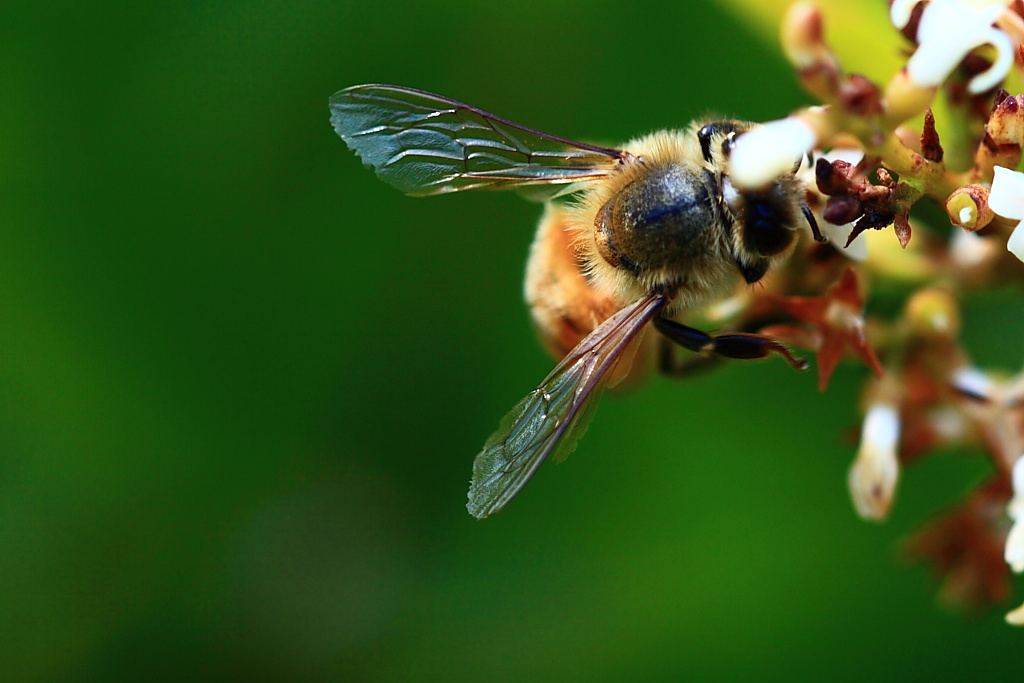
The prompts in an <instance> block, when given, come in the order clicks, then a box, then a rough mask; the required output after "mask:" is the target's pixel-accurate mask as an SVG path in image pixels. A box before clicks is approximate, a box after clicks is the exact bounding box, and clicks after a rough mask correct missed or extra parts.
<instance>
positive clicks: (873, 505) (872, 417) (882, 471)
mask: <svg viewBox="0 0 1024 683" xmlns="http://www.w3.org/2000/svg"><path fill="white" fill-rule="evenodd" d="M899 437H900V419H899V414H898V413H897V412H896V409H895V408H893V407H892V406H890V405H886V404H876V405H874V406H872V407H871V408H870V409H869V410H868V414H867V415H866V416H865V418H864V427H863V430H862V431H861V443H860V450H859V451H858V452H857V459H856V460H854V461H853V465H852V466H851V467H850V472H849V475H848V478H847V483H848V485H849V487H850V497H851V498H852V499H853V504H854V506H855V507H856V509H857V513H858V514H859V515H860V516H861V517H863V518H864V519H874V520H880V519H884V518H885V517H886V516H887V515H888V514H889V509H890V508H891V507H892V500H893V497H894V496H895V493H896V483H897V481H898V480H899V474H900V465H899V460H898V459H897V457H896V445H897V444H898V442H899Z"/></svg>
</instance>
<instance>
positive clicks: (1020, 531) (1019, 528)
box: [1006, 521, 1024, 574]
mask: <svg viewBox="0 0 1024 683" xmlns="http://www.w3.org/2000/svg"><path fill="white" fill-rule="evenodd" d="M1006 564H1008V565H1010V569H1012V570H1013V571H1015V572H1017V573H1018V574H1020V573H1021V572H1024V521H1018V522H1014V524H1013V527H1011V528H1010V535H1009V536H1007V537H1006Z"/></svg>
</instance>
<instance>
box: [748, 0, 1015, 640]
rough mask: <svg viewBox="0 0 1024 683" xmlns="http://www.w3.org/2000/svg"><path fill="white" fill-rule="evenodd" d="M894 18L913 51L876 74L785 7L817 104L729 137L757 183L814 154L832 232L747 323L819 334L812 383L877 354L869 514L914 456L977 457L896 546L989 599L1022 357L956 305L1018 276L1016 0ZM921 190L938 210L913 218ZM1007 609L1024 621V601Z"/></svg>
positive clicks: (868, 454)
mask: <svg viewBox="0 0 1024 683" xmlns="http://www.w3.org/2000/svg"><path fill="white" fill-rule="evenodd" d="M890 18H891V21H892V23H893V26H894V30H898V31H900V32H901V33H902V34H903V36H905V37H906V39H907V40H909V41H910V42H911V43H912V45H911V46H910V47H911V48H912V49H908V50H907V52H908V54H910V57H909V59H908V60H907V63H906V66H905V68H903V69H901V70H900V71H899V72H898V73H896V74H895V75H893V76H892V77H891V79H890V80H889V82H888V83H885V84H877V83H874V82H872V81H871V80H869V79H868V78H866V77H864V76H860V75H857V74H848V73H846V72H844V71H843V69H842V66H841V64H840V61H839V59H838V58H837V56H836V55H835V54H834V53H833V51H832V50H831V49H830V47H829V46H828V44H827V42H826V41H825V39H824V29H823V26H824V18H823V17H822V15H821V12H820V10H819V9H818V8H817V7H816V6H814V5H813V4H811V3H810V2H798V3H797V4H796V5H794V6H793V7H791V8H790V10H789V11H788V13H787V15H786V17H785V20H784V23H783V27H782V41H783V47H784V49H785V51H786V54H787V56H788V58H789V60H790V61H791V63H792V64H793V65H794V67H795V68H796V69H797V71H798V74H799V77H800V80H801V83H802V84H803V86H804V87H805V89H806V90H807V91H809V92H810V93H811V94H812V95H813V96H814V97H816V98H817V99H818V100H819V101H820V104H819V105H817V106H813V107H806V108H803V109H801V110H799V111H797V112H795V113H793V114H792V115H791V116H789V117H787V118H785V119H782V120H779V121H774V122H770V123H768V124H765V125H764V126H763V127H762V128H760V129H758V130H757V131H754V132H751V133H748V134H746V135H744V136H742V137H740V138H739V139H738V140H737V142H736V145H735V147H734V149H733V153H732V156H731V160H730V174H731V177H732V180H733V182H734V183H736V184H737V185H739V186H742V187H746V188H750V189H756V188H758V187H761V186H763V185H765V184H766V183H767V182H768V181H770V180H771V179H772V178H774V177H776V176H777V175H778V174H779V173H782V172H784V171H785V169H788V168H791V167H792V164H793V159H795V158H800V157H807V158H808V159H812V160H813V163H811V164H809V165H807V166H806V167H805V168H803V169H802V170H801V171H800V172H801V173H802V174H803V175H804V178H805V180H806V182H807V186H808V191H807V197H806V202H807V205H808V207H809V208H810V210H812V211H813V212H814V213H815V215H816V216H817V220H818V222H819V223H820V224H821V226H822V232H823V233H824V234H826V235H827V236H828V237H829V243H828V244H820V243H816V242H814V241H812V240H810V239H805V240H802V241H801V244H800V246H799V247H798V250H797V252H796V253H795V254H794V256H793V257H792V258H791V259H790V260H789V261H788V262H787V264H786V265H785V266H783V267H782V268H781V269H780V270H779V272H777V273H776V275H775V277H774V278H773V279H772V280H771V282H770V284H768V285H767V286H766V287H765V289H764V290H763V291H762V292H760V293H758V294H757V295H756V301H754V302H753V303H752V304H750V305H748V306H747V310H746V311H745V312H744V313H741V314H740V315H739V316H738V317H739V321H738V322H739V324H741V325H746V326H747V327H748V328H749V329H751V330H755V331H759V332H761V333H764V334H767V335H770V336H772V337H773V338H776V339H779V340H780V341H783V342H786V343H789V344H793V345H796V346H801V347H805V348H809V349H811V350H813V351H815V352H816V354H817V361H818V363H817V365H818V380H819V386H820V388H822V389H824V388H825V387H826V385H827V384H828V381H829V377H830V375H831V373H832V371H833V369H834V368H835V366H836V363H837V362H838V361H839V359H840V357H841V356H843V355H844V354H850V355H854V356H856V357H858V358H859V359H860V360H861V361H862V362H863V363H864V364H865V365H866V366H867V368H868V369H869V370H870V371H871V372H870V374H869V376H868V380H867V382H866V385H865V389H864V399H863V410H864V420H863V427H862V431H861V443H860V448H859V450H858V453H857V455H856V458H855V460H854V462H853V464H852V466H851V468H850V471H849V480H848V481H849V489H850V494H851V497H852V499H853V503H854V507H855V509H856V511H857V512H858V513H859V514H860V515H861V516H862V517H863V518H865V519H870V520H883V519H885V518H886V517H887V515H888V514H889V512H890V510H891V508H892V506H893V503H894V500H895V497H896V490H897V484H898V483H899V481H900V480H901V477H903V478H905V475H906V470H907V468H908V467H909V466H910V465H912V464H913V463H914V462H915V461H917V460H918V459H920V458H922V457H925V456H927V455H929V454H930V453H933V452H935V451H936V450H938V449H941V448H948V447H951V446H956V447H964V448H969V449H976V450H977V451H979V452H983V453H985V454H986V455H987V456H988V458H989V461H990V462H991V474H990V476H989V478H988V480H987V481H985V482H984V483H983V484H982V485H981V486H979V487H978V488H977V489H976V490H975V491H973V492H972V493H971V494H970V495H969V496H967V497H966V499H965V500H964V501H963V502H962V503H961V504H960V505H959V506H957V507H956V509H953V510H951V511H949V512H948V513H946V514H945V515H943V516H941V517H940V518H938V519H936V520H935V521H933V522H932V523H930V524H929V525H928V526H927V527H926V528H924V529H923V530H922V531H920V532H919V533H918V534H917V535H916V536H914V537H913V538H912V539H910V540H909V541H908V543H907V550H908V552H909V553H910V554H911V555H912V556H914V557H916V558H918V559H920V560H921V561H922V562H926V563H928V564H929V565H930V566H931V567H932V568H933V569H934V570H935V572H936V574H937V575H938V577H939V579H940V587H941V588H940V592H941V595H942V596H943V597H944V598H945V599H946V600H949V601H951V602H953V603H957V604H965V605H968V606H984V605H986V604H995V603H999V602H1002V601H1005V600H1008V599H1009V598H1010V595H1011V593H1012V588H1011V578H1012V572H1017V573H1020V572H1022V571H1024V457H1022V454H1024V373H1021V374H1018V375H1016V376H1013V375H1012V373H1011V372H999V371H992V370H983V369H981V368H979V367H977V366H976V365H975V364H974V361H972V359H971V356H970V354H969V353H968V351H967V350H966V349H965V348H964V346H963V344H962V342H961V338H960V332H961V317H960V307H961V305H962V303H963V302H964V301H965V300H967V299H968V298H969V297H970V296H971V294H972V293H974V292H977V291H979V290H981V289H984V288H995V287H1000V288H1005V287H1006V286H1011V287H1017V288H1018V291H1019V288H1020V287H1021V286H1022V285H1024V227H1020V226H1021V224H1022V222H1024V173H1021V172H1020V171H1018V170H1017V167H1018V166H1019V165H1020V162H1021V157H1022V147H1024V94H1016V95H1014V94H1011V93H1009V92H1007V91H1006V90H1004V89H1003V86H1004V85H1005V84H1006V83H1007V82H1008V77H1010V78H1013V77H1019V75H1018V74H1016V73H1013V69H1014V68H1015V66H1016V68H1017V69H1020V68H1021V67H1022V63H1024V2H1021V1H1020V0H1015V1H1014V2H1008V1H1006V0H988V1H986V0H925V1H924V2H920V1H918V0H894V1H892V2H891V3H890ZM940 105H941V106H940ZM933 107H935V109H936V110H937V111H941V112H942V114H941V115H940V116H937V115H936V114H935V113H933ZM940 132H941V134H940ZM927 203H932V204H934V205H935V206H937V207H938V209H939V211H935V210H932V214H930V215H931V219H930V220H922V218H920V216H919V214H921V213H922V212H920V211H917V209H918V208H919V207H921V206H924V204H927ZM925 215H928V214H925ZM943 215H944V216H945V217H948V222H949V225H948V226H945V225H939V224H937V222H938V221H937V220H936V218H935V216H943ZM941 222H942V223H945V220H942V221H941ZM890 229H891V230H892V232H893V233H894V234H893V235H892V236H890V235H887V234H886V233H887V232H888V231H889V230H890ZM865 233H868V234H865ZM868 247H870V248H868ZM870 288H884V289H885V291H886V292H889V293H892V292H894V291H895V292H899V293H900V296H901V297H902V299H901V302H900V303H899V305H898V306H897V307H896V308H897V312H895V313H892V314H887V315H877V316H876V315H870V316H868V315H866V314H865V306H866V304H867V303H868V301H869V300H868V298H867V295H868V291H869V289H870ZM808 292H812V293H813V292H820V293H821V294H819V295H817V296H807V295H806V294H807V293H808ZM797 294H799V296H797ZM766 320H772V324H771V325H768V326H763V323H764V321H766ZM780 320H781V322H780ZM1018 346H1020V344H1019V343H1018ZM1021 348H1022V351H1024V347H1021ZM1022 356H1024V353H1022ZM1021 360H1022V361H1024V357H1022V359H1021ZM1007 621H1008V622H1010V623H1012V624H1016V625H1024V606H1022V607H1020V608H1018V609H1016V610H1014V611H1012V612H1010V613H1009V614H1008V615H1007Z"/></svg>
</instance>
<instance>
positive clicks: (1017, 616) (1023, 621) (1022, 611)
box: [1006, 605, 1024, 626]
mask: <svg viewBox="0 0 1024 683" xmlns="http://www.w3.org/2000/svg"><path fill="white" fill-rule="evenodd" d="M1006 623H1008V624H1010V625H1011V626H1024V605H1021V606H1020V607H1018V608H1017V609H1015V610H1013V611H1012V612H1010V613H1009V614H1007V615H1006Z"/></svg>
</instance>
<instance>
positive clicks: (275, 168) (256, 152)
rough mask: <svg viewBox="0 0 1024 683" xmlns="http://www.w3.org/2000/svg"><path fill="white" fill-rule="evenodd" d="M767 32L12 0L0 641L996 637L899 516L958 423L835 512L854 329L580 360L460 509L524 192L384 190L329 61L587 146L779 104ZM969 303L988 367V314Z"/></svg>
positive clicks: (493, 664) (64, 677) (715, 671)
mask: <svg viewBox="0 0 1024 683" xmlns="http://www.w3.org/2000/svg"><path fill="white" fill-rule="evenodd" d="M733 4H735V3H733ZM884 4H885V3H881V2H880V3H865V10H864V12H865V14H864V17H865V21H867V20H869V19H870V20H874V21H883V20H884V14H885V8H884ZM773 34H774V28H772V29H770V30H768V31H765V30H764V29H757V28H756V27H754V26H748V25H747V23H745V22H744V21H742V16H740V15H738V14H737V13H736V12H735V10H733V9H727V8H726V7H725V6H722V5H718V4H716V3H714V2H710V1H707V0H705V1H703V2H689V3H680V2H661V3H651V4H636V5H626V4H623V3H620V2H611V1H609V0H598V1H595V2H589V3H552V2H540V1H537V0H523V1H521V2H517V3H514V4H512V3H470V2H413V1H408V0H406V1H401V2H394V3H387V4H386V5H385V4H380V5H378V4H373V3H357V2H352V1H346V0H331V1H330V2H308V3H292V2H284V1H281V0H252V1H250V2H231V3H208V2H181V3H159V4H158V3H136V2H96V3H67V2H65V3H60V2H58V3H33V4H29V3H18V2H15V3H5V4H4V6H3V7H2V8H0V55H2V56H0V66H2V68H0V73H2V78H0V83H2V87H3V91H2V92H3V95H2V97H0V131H2V132H0V239H2V243H0V259H2V264H0V680H4V681H121V680H124V681H128V680H133V681H134V680H147V681H153V680H166V681H184V680H190V681H193V680H211V681H225V680H247V681H260V680H266V681H277V680H281V681H284V680H287V681H323V680H337V681H376V680H429V679H434V680H447V681H463V680H465V681H468V680H475V681H479V680H496V681H499V680H525V679H527V678H529V679H530V680H567V679H576V680H595V681H598V680H607V681H613V680H674V679H682V678H685V679H694V680H708V679H720V680H780V679H785V680H823V679H827V680H863V679H864V677H872V678H876V677H877V678H881V679H887V680H936V679H937V678H942V677H944V676H952V677H954V678H965V677H967V676H968V675H970V676H971V677H972V679H974V680H984V679H986V678H989V677H991V676H995V675H997V674H998V675H1005V673H1006V671H1007V667H1008V666H1010V665H1011V663H1012V665H1013V666H1015V667H1018V668H1019V661H1020V660H1019V653H1020V639H1021V632H1020V631H1019V630H1013V629H1011V628H1009V627H1007V626H1004V625H1003V623H1002V614H1001V612H998V611H997V612H993V613H991V614H986V615H983V616H981V617H979V618H963V617H962V616H960V615H955V614H950V613H948V612H947V611H944V610H943V609H942V608H941V607H939V606H938V605H937V604H936V602H935V600H934V596H933V588H934V586H933V585H932V582H931V581H930V580H929V577H928V575H927V572H926V571H924V570H923V569H921V568H911V567H908V565H906V563H905V562H902V561H901V560H899V558H898V553H897V551H896V549H897V544H898V541H899V539H901V538H903V537H904V536H905V535H906V534H907V533H909V532H910V531H911V530H913V529H914V528H915V527H917V526H918V525H919V524H920V522H921V521H922V520H924V519H926V518H927V517H928V516H929V515H930V514H931V513H932V512H933V511H935V510H937V509H939V508H940V507H942V506H943V505H945V504H948V503H950V502H951V501H954V500H956V499H957V497H958V496H960V495H961V494H962V493H963V491H964V490H966V489H967V487H968V486H969V485H970V484H973V483H976V482H977V481H978V480H979V478H980V477H981V476H983V474H984V471H985V465H984V461H983V459H982V458H979V457H974V458H967V457H959V456H955V455H954V456H949V457H941V458H933V459H930V460H928V461H926V462H924V463H922V464H921V465H920V466H919V467H916V468H915V469H913V470H912V471H911V472H910V473H908V475H907V476H906V478H905V480H904V482H903V487H902V490H901V493H900V499H899V501H898V504H897V507H896V509H895V512H894V516H893V519H891V520H890V522H889V523H887V524H886V525H883V526H877V525H870V524H866V523H864V522H862V521H860V520H859V519H858V518H857V517H856V515H855V514H854V512H853V510H852V506H851V504H850V503H849V500H848V497H847V493H846V486H845V476H846V468H847V466H848V463H849V461H850V459H851V458H852V457H853V452H854V448H853V445H852V442H851V439H850V438H849V437H850V431H849V430H850V429H851V428H852V429H854V430H855V429H856V426H857V420H858V418H857V411H856V405H857V400H858V392H859V386H860V383H861V382H862V380H863V377H864V370H863V369H862V368H860V367H858V366H856V365H855V364H852V363H851V364H849V365H846V366H842V367H841V368H840V370H839V372H838V373H837V375H836V377H835V378H834V379H833V382H832V385H831V387H830V388H829V390H828V391H827V392H826V393H824V394H819V393H818V392H817V391H816V390H815V381H816V380H815V377H814V375H813V374H812V373H808V374H798V373H794V372H793V371H792V370H790V369H789V368H788V367H787V366H786V365H785V364H784V363H781V362H768V363H762V364H757V363H754V364H742V363H735V364H731V365H729V366H727V367H725V368H724V369H722V370H721V371H720V372H717V373H714V374H712V375H709V376H706V377H702V378H698V379H695V380H693V381H689V382H686V383H674V382H670V381H667V380H664V379H661V378H654V379H652V380H651V381H650V382H648V383H646V384H644V385H643V386H642V387H640V388H639V389H637V390H635V391H633V392H632V393H631V394H629V395H619V394H612V395H609V396H607V397H606V398H605V400H604V401H603V403H602V407H601V410H600V411H599V413H598V417H597V419H596V420H595V421H594V423H593V425H592V426H591V428H590V430H589V432H588V434H587V436H586V438H585V439H584V441H583V442H582V444H581V447H580V448H579V450H578V451H577V452H576V453H575V454H574V455H573V456H572V457H571V458H570V459H569V460H568V461H567V462H566V463H564V464H562V465H559V466H552V465H548V466H545V467H544V468H543V469H542V470H541V471H540V473H539V475H538V476H537V477H536V478H535V479H534V481H533V482H531V484H530V485H529V486H528V487H527V489H526V490H525V492H524V493H523V494H522V495H521V496H520V497H519V498H518V499H517V500H516V501H515V502H514V503H513V504H512V505H511V506H510V508H509V509H507V510H506V511H504V512H503V513H501V514H500V515H498V516H496V517H495V518H493V519H490V520H487V521H485V522H478V521H476V520H474V519H472V518H470V516H469V515H468V514H467V513H466V510H465V507H464V504H465V495H466V488H467V484H468V479H469V474H470V467H471V462H472V459H473V456H474V455H475V454H476V452H477V450H478V448H479V447H480V445H481V444H482V443H483V440H484V439H485V438H486V437H487V435H488V434H490V433H491V431H492V430H493V429H494V427H495V426H496V424H497V420H498V418H499V417H500V416H501V415H503V414H504V413H505V412H506V411H507V410H508V409H509V408H510V407H511V406H512V404H513V403H515V402H516V401H517V400H518V399H519V398H520V397H521V396H522V395H524V394H525V393H526V392H527V391H528V390H530V389H531V388H532V387H533V386H534V385H535V384H536V383H537V381H539V380H540V379H541V378H542V377H543V376H544V375H545V374H546V373H547V371H548V370H549V369H550V367H551V365H552V361H550V360H549V359H548V358H547V357H546V355H545V354H544V352H543V351H542V350H541V349H540V347H539V345H538V344H537V342H536V340H535V339H534V337H533V334H532V332H531V329H530V325H529V323H528V317H527V313H526V310H525V308H524V306H523V304H522V303H521V297H522V295H521V276H522V270H523V264H524V261H525V257H526V252H527V248H528V245H529V242H530V239H531V234H532V230H533V225H534V223H535V221H536V219H537V217H538V215H539V207H538V206H537V205H534V204H529V203H527V202H524V201H522V200H520V199H519V198H517V197H516V196H514V195H513V194H495V193H464V194H460V195H457V196H449V197H440V198H431V199H410V198H407V197H404V196H402V195H400V194H398V193H397V192H395V191H394V190H392V189H391V188H389V187H387V186H386V185H384V184H383V183H381V182H379V181H378V180H377V179H376V178H374V176H373V175H372V173H370V172H368V171H367V170H365V169H364V168H362V167H361V165H360V163H359V162H358V161H357V159H356V158H355V157H354V156H353V155H352V154H351V153H350V152H348V150H347V149H346V148H345V146H344V144H343V143H342V142H341V141H340V140H339V139H338V138H337V137H336V136H335V135H334V133H333V131H332V130H331V128H330V126H329V124H328V110H327V99H328V97H329V96H330V95H331V93H333V92H334V91H336V90H338V89H340V88H342V87H344V86H348V85H352V84H356V83H361V82H373V81H379V82H393V83H399V84H404V85H411V86H414V87H418V88H422V89H426V90H430V91H434V92H439V93H443V94H447V95H450V96H452V97H456V98H459V99H462V100H465V101H469V102H471V103H473V104H476V105H478V106H481V107H484V108H486V109H489V110H491V111H494V112H496V113H499V114H501V115H504V116H507V117H509V118H511V119H513V120H516V121H521V122H523V123H525V124H527V125H531V126H535V127H538V128H541V129H544V130H549V131H552V132H556V133H559V134H562V135H565V136H569V137H574V138H580V139H588V140H594V141H598V142H607V143H613V144H614V143H616V142H620V141H622V140H625V139H627V138H629V137H630V136H633V135H636V134H639V133H643V132H646V131H649V130H652V129H656V128H664V127H672V126H681V125H684V124H685V123H686V122H687V121H688V120H689V119H690V118H692V117H694V116H697V115H702V114H705V113H707V112H709V111H717V112H721V113H725V114H730V115H739V116H742V117H746V118H751V119H770V118H777V117H779V116H782V115H784V114H786V113H787V112H788V111H790V110H792V109H793V108H795V107H797V106H800V105H802V104H806V103H807V99H806V97H805V96H804V95H803V94H802V92H801V91H800V90H799V88H798V87H797V85H796V84H795V79H794V78H793V76H792V74H791V72H790V69H789V67H788V66H787V65H786V64H785V62H784V60H783V58H782V56H781V54H780V51H779V50H778V48H777V47H776V46H775V44H774V43H775V41H774V38H773ZM860 57H861V58H863V55H860ZM1016 305H1017V306H1018V310H1019V302H1018V303H1017V304H1016ZM968 320H969V323H970V325H971V328H970V330H971V331H969V334H970V335H971V339H972V346H973V348H974V350H975V353H976V355H977V358H978V361H979V362H980V363H983V364H1004V365H1006V366H1008V367H1010V368H1014V367H1018V365H1017V364H1019V361H1020V359H1019V351H1018V349H1017V348H1016V347H1019V343H1016V344H1010V346H1011V347H1015V348H1010V349H1007V348H1006V346H1007V345H1006V344H1005V343H1000V338H999V336H998V335H997V334H996V332H997V331H998V330H999V329H1000V325H1005V324H1006V318H1005V317H1003V318H1002V319H1001V320H1000V319H996V318H995V316H993V315H991V310H988V311H987V310H986V309H985V307H984V306H980V307H978V308H976V309H972V310H971V311H969V312H968ZM1021 331H1022V330H1018V333H1016V335H1015V336H1012V337H1011V338H1013V339H1020V334H1019V333H1020V332H1021ZM1018 584H1019V582H1018ZM1020 589H1021V586H1020V585H1018V595H1017V597H1018V599H1019V598H1020V596H1021V594H1022V593H1024V591H1021V590H1020Z"/></svg>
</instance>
